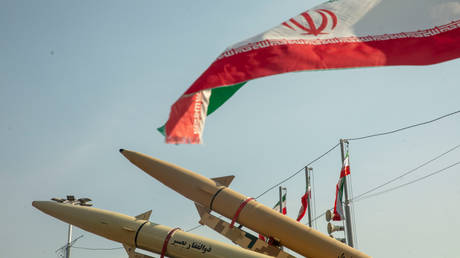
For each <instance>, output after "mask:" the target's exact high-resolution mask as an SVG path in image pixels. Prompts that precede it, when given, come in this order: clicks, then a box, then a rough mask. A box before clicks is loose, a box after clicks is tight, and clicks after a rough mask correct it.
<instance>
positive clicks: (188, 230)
mask: <svg viewBox="0 0 460 258" xmlns="http://www.w3.org/2000/svg"><path fill="white" fill-rule="evenodd" d="M202 226H203V225H201V224H200V225H198V226H195V227H193V228H190V229H187V230H185V232H190V231H193V230H195V229H197V228H199V227H202Z"/></svg>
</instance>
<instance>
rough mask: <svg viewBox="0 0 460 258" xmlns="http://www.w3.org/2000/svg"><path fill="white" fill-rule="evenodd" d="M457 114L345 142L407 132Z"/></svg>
mask: <svg viewBox="0 0 460 258" xmlns="http://www.w3.org/2000/svg"><path fill="white" fill-rule="evenodd" d="M458 113H460V110H457V111H455V112H452V113H449V114H446V115H443V116H440V117H437V118H435V119H432V120H430V121H426V122H422V123H418V124H414V125H409V126H406V127H403V128H399V129H396V130H393V131H388V132H383V133H376V134H371V135H367V136H362V137H356V138H348V139H346V140H348V141H356V140H363V139H367V138H371V137H377V136H383V135H387V134H392V133H397V132H400V131H403V130H407V129H410V128H414V127H417V126H421V125H426V124H429V123H433V122H436V121H438V120H441V119H443V118H446V117H448V116H452V115H455V114H458Z"/></svg>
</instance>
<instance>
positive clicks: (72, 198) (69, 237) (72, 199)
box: [51, 195, 93, 258]
mask: <svg viewBox="0 0 460 258" xmlns="http://www.w3.org/2000/svg"><path fill="white" fill-rule="evenodd" d="M51 200H52V201H55V202H58V203H68V204H71V205H80V206H87V207H90V206H93V204H92V203H88V202H90V201H91V199H90V198H80V199H78V200H75V196H73V195H67V196H66V199H63V198H51ZM71 242H72V225H71V224H69V231H68V233H67V246H66V251H65V257H66V258H70V247H71V246H72V244H71Z"/></svg>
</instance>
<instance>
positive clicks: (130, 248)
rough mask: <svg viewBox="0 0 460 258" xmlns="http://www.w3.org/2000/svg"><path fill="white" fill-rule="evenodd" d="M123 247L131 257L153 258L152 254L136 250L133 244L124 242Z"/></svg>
mask: <svg viewBox="0 0 460 258" xmlns="http://www.w3.org/2000/svg"><path fill="white" fill-rule="evenodd" d="M123 247H124V248H125V250H126V253H127V254H128V257H129V258H153V257H152V256H148V255H145V254H141V253H138V252H136V251H135V250H136V248H135V247H133V246H129V245H126V244H123Z"/></svg>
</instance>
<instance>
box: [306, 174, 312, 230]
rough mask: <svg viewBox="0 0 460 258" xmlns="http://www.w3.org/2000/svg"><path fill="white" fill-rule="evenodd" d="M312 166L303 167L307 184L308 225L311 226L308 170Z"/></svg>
mask: <svg viewBox="0 0 460 258" xmlns="http://www.w3.org/2000/svg"><path fill="white" fill-rule="evenodd" d="M311 170H312V168H309V167H305V181H306V186H307V189H306V191H307V193H308V195H307V210H308V226H309V227H311V196H310V195H311V191H310V171H311Z"/></svg>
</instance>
